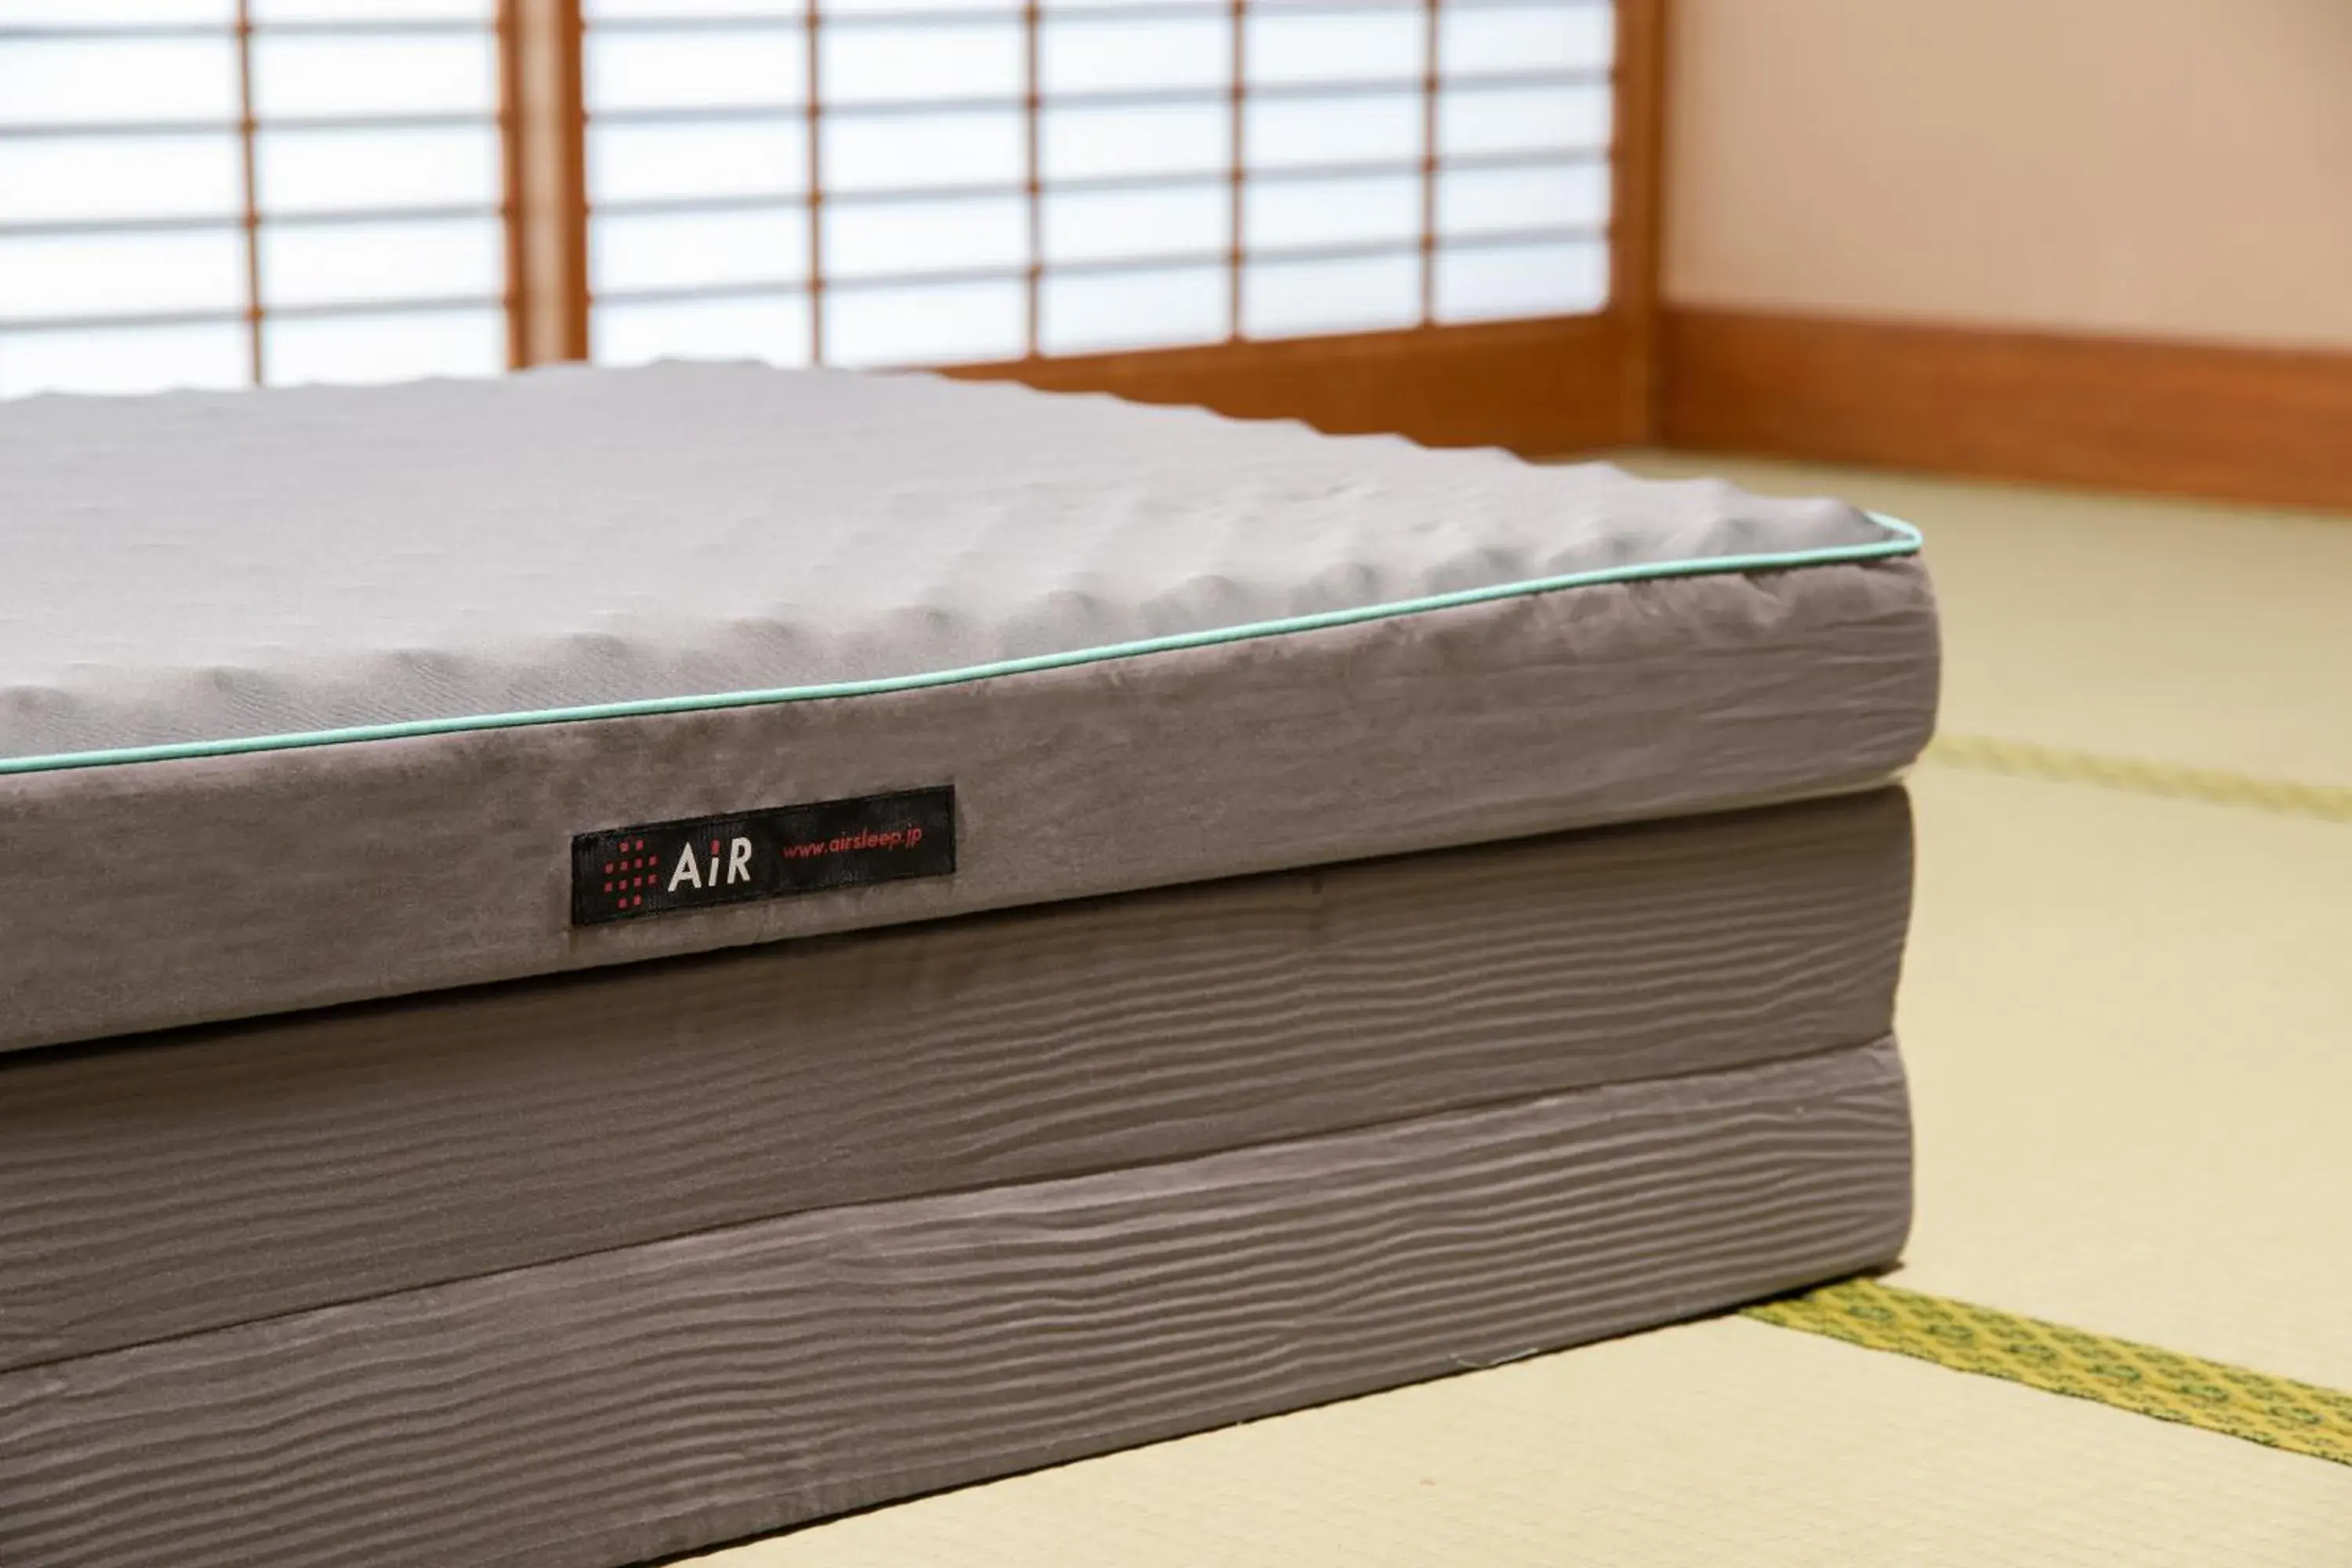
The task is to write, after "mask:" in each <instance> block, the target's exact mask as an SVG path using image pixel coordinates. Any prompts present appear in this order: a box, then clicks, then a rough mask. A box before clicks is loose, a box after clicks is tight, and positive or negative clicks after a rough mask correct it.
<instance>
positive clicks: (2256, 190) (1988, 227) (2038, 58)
mask: <svg viewBox="0 0 2352 1568" xmlns="http://www.w3.org/2000/svg"><path fill="white" fill-rule="evenodd" d="M1672 10H1673V15H1674V27H1673V32H1672V34H1671V37H1670V40H1669V47H1670V51H1671V54H1670V58H1671V76H1670V80H1669V84H1668V91H1669V96H1668V100H1667V102H1668V114H1669V121H1668V134H1667V164H1666V192H1667V197H1666V237H1665V262H1664V266H1665V276H1664V288H1665V294H1666V298H1667V300H1668V301H1669V302H1670V303H1674V304H1680V305H1693V306H1717V307H1727V308H1745V309H1758V310H1792V311H1804V312H1819V313H1837V314H1849V315H1865V316H1880V317H1894V318H1901V319H1908V320H1927V321H1965V322H1970V323H1975V324H1986V325H2009V326H2023V327H2037V328H2048V329H2055V330H2060V331H2093V332H2117V333H2132V334H2141V335H2152V336H2161V337H2181V338H2200V339H2214V340H2222V341H2248V342H2272V343H2280V342H2284V343H2308V344H2314V345H2329V346H2341V347H2352V0H1673V6H1672Z"/></svg>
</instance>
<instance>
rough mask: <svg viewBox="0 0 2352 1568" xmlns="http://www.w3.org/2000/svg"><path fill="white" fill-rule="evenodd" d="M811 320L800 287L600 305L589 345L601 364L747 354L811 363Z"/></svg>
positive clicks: (742, 356) (732, 357)
mask: <svg viewBox="0 0 2352 1568" xmlns="http://www.w3.org/2000/svg"><path fill="white" fill-rule="evenodd" d="M810 322H811V318H810V306H809V300H808V297H807V296H806V295H804V294H798V293H790V294H763V295H758V296H751V297H746V298H743V299H740V300H676V301H665V302H662V303H652V302H647V303H645V304H635V305H600V306H598V307H597V308H596V316H595V320H594V321H593V323H592V328H593V330H592V332H591V346H592V348H593V354H594V358H595V360H596V363H599V364H646V363H650V362H652V361H654V360H658V359H720V360H745V359H749V360H762V361H765V362H766V363H770V364H780V365H785V366H797V365H804V364H806V363H809V331H810Z"/></svg>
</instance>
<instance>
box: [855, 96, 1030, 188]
mask: <svg viewBox="0 0 2352 1568" xmlns="http://www.w3.org/2000/svg"><path fill="white" fill-rule="evenodd" d="M819 146H820V149H821V151H822V153H823V156H824V174H823V175H822V178H823V180H824V186H825V188H826V189H827V190H828V191H858V190H904V189H908V188H909V187H921V186H940V185H998V184H1018V183H1019V182H1020V181H1021V179H1022V178H1023V174H1024V169H1025V167H1026V163H1027V156H1028V153H1027V141H1026V132H1025V129H1024V123H1023V118H1022V115H1021V113H1020V112H1019V111H1018V110H981V111H976V112H971V113H955V114H926V115H910V116H907V117H904V118H890V119H883V120H836V121H827V122H826V124H825V127H824V140H823V141H822V142H820V143H819Z"/></svg>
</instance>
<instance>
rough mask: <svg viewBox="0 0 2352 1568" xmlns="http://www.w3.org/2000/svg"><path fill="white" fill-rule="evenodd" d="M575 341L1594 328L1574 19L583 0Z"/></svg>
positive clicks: (1097, 2) (950, 345)
mask: <svg viewBox="0 0 2352 1568" xmlns="http://www.w3.org/2000/svg"><path fill="white" fill-rule="evenodd" d="M583 9H584V16H585V18H586V22H587V27H588V31H587V37H586V40H585V46H584V51H583V58H584V61H585V65H584V72H585V82H584V101H585V104H586V108H587V110H588V115H589V126H588V132H587V142H586V156H587V184H588V193H587V194H588V198H589V202H590V206H591V215H592V216H591V219H590V225H589V247H590V263H589V285H590V289H591V291H592V294H593V301H594V303H593V314H592V318H591V324H592V338H593V354H594V356H595V357H596V358H598V359H600V360H604V361H607V362H627V361H636V360H644V359H647V358H652V357H656V356H659V355H662V354H669V353H680V354H697V353H730V354H731V353H756V354H760V355H761V356H763V357H767V358H772V359H775V360H778V361H781V362H783V363H811V362H819V363H835V364H877V363H924V362H945V361H1001V360H1010V359H1017V358H1021V357H1023V356H1024V355H1028V354H1033V353H1043V354H1048V355H1059V354H1073V353H1093V352H1098V351H1105V350H1117V349H1135V348H1151V347H1161V346H1171V345H1180V344H1194V343H1213V342H1225V341H1230V340H1234V339H1244V338H1247V339H1265V338H1283V337H1297V336H1305V335H1312V334H1319V333H1326V332H1344V331H1366V330H1379V329H1391V328H1409V327H1414V326H1419V325H1423V324H1432V323H1443V322H1455V321H1477V320H1491V319H1496V318H1511V317H1527V316H1547V315H1564V314H1575V313H1581V312H1589V311H1594V310H1599V309H1601V307H1602V306H1603V305H1604V304H1605V303H1606V296H1607V291H1608V276H1609V246H1608V225H1609V212H1610V190H1609V179H1610V167H1609V142H1610V133H1611V108H1612V105H1611V85H1610V71H1611V65H1612V59H1611V51H1612V39H1613V37H1614V32H1615V17H1614V16H1613V15H1612V6H1611V5H1608V4H1606V3H1605V0H1232V3H1224V0H1041V3H1039V4H1035V5H1026V6H1024V5H1013V4H1008V3H1007V0H815V8H814V9H811V8H809V6H807V5H793V4H778V3H776V0H586V3H585V5H584V7H583Z"/></svg>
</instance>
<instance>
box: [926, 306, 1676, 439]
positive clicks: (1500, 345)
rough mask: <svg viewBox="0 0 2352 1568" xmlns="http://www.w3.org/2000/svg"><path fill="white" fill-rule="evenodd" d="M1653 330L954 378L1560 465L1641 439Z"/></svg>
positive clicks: (1461, 338)
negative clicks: (1645, 366) (1643, 373)
mask: <svg viewBox="0 0 2352 1568" xmlns="http://www.w3.org/2000/svg"><path fill="white" fill-rule="evenodd" d="M1642 336H1643V334H1642V333H1641V332H1640V331H1638V330H1637V329H1636V328H1634V327H1633V326H1632V325H1630V324H1629V323H1628V322H1627V321H1624V320H1622V319H1621V318H1620V317H1617V316H1614V315H1599V316H1577V317H1562V318H1555V319H1549V320H1544V321H1503V322H1496V323H1494V324H1492V325H1478V326H1460V327H1423V328H1419V329H1416V330H1413V331H1396V332H1365V333H1358V334H1352V335H1349V336H1345V337H1323V338H1300V339H1293V340H1288V341H1284V342H1245V343H1231V344H1218V345H1214V346H1212V347H1206V348H1197V349H1163V350H1152V351H1149V352H1141V353H1117V354H1098V355H1089V356H1087V357H1085V358H1074V359H1038V360H1024V361H1019V362H1014V363H999V364H985V365H960V366H957V367H956V368H955V369H954V370H953V371H951V372H950V374H955V375H960V376H970V377H976V378H982V379H1012V380H1017V381H1023V382H1026V383H1028V384H1031V385H1033V386H1040V387H1045V388H1046V389H1048V390H1051V391H1059V392H1108V393H1113V394H1116V395H1119V396H1122V397H1128V398H1132V399H1134V400H1135V401H1137V402H1139V403H1186V404H1198V405H1202V406H1204V407H1208V408H1213V409H1215V410H1216V411H1217V412H1219V413H1221V414H1227V415H1232V416H1234V417H1236V418H1244V419H1275V418H1280V419H1301V420H1304V421H1306V422H1307V424H1309V425H1312V426H1315V427H1316V428H1317V429H1318V430H1325V431H1329V432H1332V433H1334V434H1349V435H1353V434H1363V433H1368V432H1384V433H1391V434H1395V435H1401V436H1406V437H1411V438H1412V439H1413V440H1416V441H1419V442H1421V443H1423V445H1425V446H1432V447H1466V446H1478V447H1489V446H1492V447H1508V448H1510V449H1511V450H1513V451H1517V452H1522V453H1528V454H1531V455H1543V456H1549V455H1554V454H1559V453H1566V452H1575V451H1586V450H1593V449H1597V448H1602V447H1622V446H1628V445H1633V444H1635V443H1637V442H1639V441H1640V440H1641V439H1642V437H1643V434H1644V431H1645V426H1646V424H1647V421H1646V418H1645V411H1644V409H1643V406H1642V400H1641V383H1640V381H1639V378H1638V377H1637V376H1635V375H1633V374H1631V372H1632V369H1633V366H1634V364H1635V363H1636V362H1637V361H1638V360H1639V359H1640V357H1641V356H1642V354H1643V352H1644V346H1645V345H1644V344H1643V342H1642Z"/></svg>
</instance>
